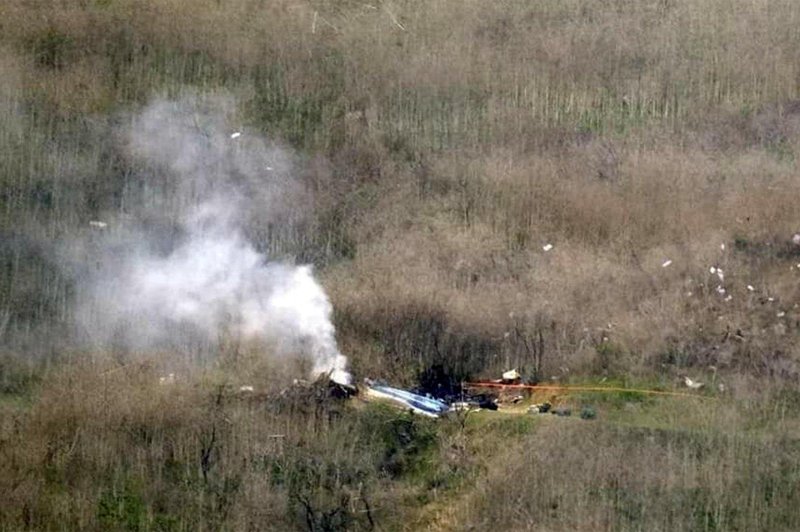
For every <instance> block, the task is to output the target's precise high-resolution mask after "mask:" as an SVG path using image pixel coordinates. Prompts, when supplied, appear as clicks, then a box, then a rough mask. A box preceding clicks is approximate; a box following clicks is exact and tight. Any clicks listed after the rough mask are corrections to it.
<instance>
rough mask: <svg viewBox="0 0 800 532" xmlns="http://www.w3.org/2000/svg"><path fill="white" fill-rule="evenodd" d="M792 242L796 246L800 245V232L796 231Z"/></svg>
mask: <svg viewBox="0 0 800 532" xmlns="http://www.w3.org/2000/svg"><path fill="white" fill-rule="evenodd" d="M792 243H793V244H794V245H795V246H800V233H795V234H794V236H793V237H792Z"/></svg>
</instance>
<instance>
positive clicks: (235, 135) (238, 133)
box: [231, 131, 242, 139]
mask: <svg viewBox="0 0 800 532" xmlns="http://www.w3.org/2000/svg"><path fill="white" fill-rule="evenodd" d="M241 136H242V133H241V131H237V132H235V133H231V138H232V139H238V138H239V137H241Z"/></svg>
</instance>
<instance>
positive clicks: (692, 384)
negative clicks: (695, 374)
mask: <svg viewBox="0 0 800 532" xmlns="http://www.w3.org/2000/svg"><path fill="white" fill-rule="evenodd" d="M683 383H684V384H686V386H687V387H688V388H691V389H692V390H697V389H699V388H702V387H703V386H705V384H704V383H702V382H697V381H693V380H692V379H690V378H689V377H684V378H683Z"/></svg>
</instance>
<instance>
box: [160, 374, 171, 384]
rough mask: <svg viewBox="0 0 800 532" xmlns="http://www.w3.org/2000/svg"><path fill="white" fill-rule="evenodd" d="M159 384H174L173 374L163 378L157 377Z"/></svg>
mask: <svg viewBox="0 0 800 532" xmlns="http://www.w3.org/2000/svg"><path fill="white" fill-rule="evenodd" d="M158 383H159V384H175V374H174V373H169V374H167V375H164V376H163V377H159V379H158Z"/></svg>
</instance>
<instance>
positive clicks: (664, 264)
mask: <svg viewBox="0 0 800 532" xmlns="http://www.w3.org/2000/svg"><path fill="white" fill-rule="evenodd" d="M670 264H672V261H671V260H670V259H667V260H665V261H664V262H663V264H661V267H662V268H666V267H667V266H669V265H670Z"/></svg>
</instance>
